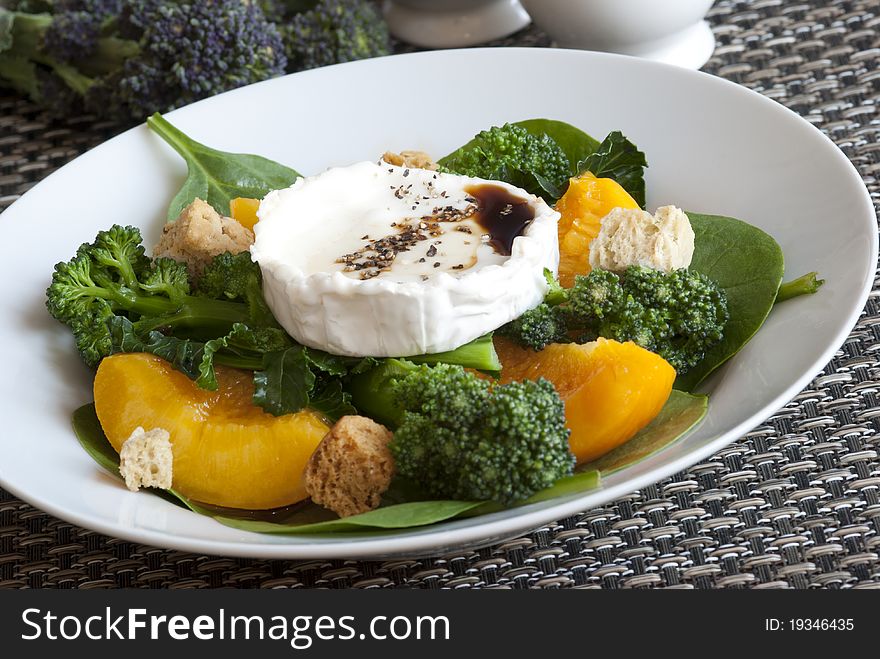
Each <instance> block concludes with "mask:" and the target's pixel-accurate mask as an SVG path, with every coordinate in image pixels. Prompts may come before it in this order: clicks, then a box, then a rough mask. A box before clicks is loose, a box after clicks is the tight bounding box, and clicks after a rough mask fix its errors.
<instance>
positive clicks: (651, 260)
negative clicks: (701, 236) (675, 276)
mask: <svg viewBox="0 0 880 659" xmlns="http://www.w3.org/2000/svg"><path fill="white" fill-rule="evenodd" d="M693 257H694V230H693V229H692V228H691V223H690V220H689V219H688V216H687V215H686V214H685V212H684V211H683V210H681V209H679V208H676V207H675V206H662V207H660V208H658V209H657V212H656V213H654V215H651V214H650V213H648V212H646V211H643V210H640V209H638V208H615V209H613V210H612V211H611V212H610V213H608V215H606V216H605V217H604V218H602V224H601V228H600V229H599V235H598V236H596V238H595V239H593V242H591V243H590V266H592V268H593V269H594V270H596V269H601V270H610V271H611V272H623V271H624V270H626V269H627V268H628V267H629V266H631V265H640V266H644V267H646V268H653V269H654V270H663V271H664V272H670V271H672V270H678V269H680V268H686V267H688V266H689V265H690V264H691V259H693Z"/></svg>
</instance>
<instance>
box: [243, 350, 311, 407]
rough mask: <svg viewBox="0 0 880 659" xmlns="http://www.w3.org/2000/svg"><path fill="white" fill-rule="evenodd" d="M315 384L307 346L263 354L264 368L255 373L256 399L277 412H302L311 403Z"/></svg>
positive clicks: (255, 400) (257, 403) (256, 401)
mask: <svg viewBox="0 0 880 659" xmlns="http://www.w3.org/2000/svg"><path fill="white" fill-rule="evenodd" d="M314 386H315V374H314V373H312V371H311V369H310V368H309V360H308V358H307V357H306V348H304V347H302V346H295V347H293V348H288V349H287V350H283V351H281V352H270V353H267V354H265V355H264V356H263V370H261V371H256V372H255V373H254V403H255V404H256V405H259V406H260V407H262V408H263V409H264V410H266V411H267V412H269V413H271V414H274V415H275V416H281V415H282V414H290V413H292V412H298V411H299V410H301V409H303V408H304V407H306V406H307V405H308V404H309V394H310V392H311V391H312V389H313V388H314Z"/></svg>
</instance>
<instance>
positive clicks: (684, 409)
mask: <svg viewBox="0 0 880 659" xmlns="http://www.w3.org/2000/svg"><path fill="white" fill-rule="evenodd" d="M708 403H709V398H708V396H702V395H694V394H688V393H685V392H683V391H678V390H676V389H673V390H672V393H671V394H670V396H669V400H667V401H666V405H664V406H663V409H662V410H660V414H658V415H657V416H656V417H654V420H653V421H651V423H649V424H648V425H647V426H645V427H644V428H642V430H640V431H639V433H638V434H637V435H636V436H635V437H633V438H632V439H630V440H629V441H628V442H626V443H625V444H622V445H620V446H618V447H617V448H616V449H614V450H613V451H611V452H609V453H606V454H605V455H603V456H602V457H601V458H599V459H598V460H594V461H593V462H590V463H589V464H586V465H583V466H582V467H581V468H582V469H590V470H596V471H599V472H601V473H603V474H609V473H611V472H614V471H619V470H620V469H623V468H625V467H628V466H630V465H632V464H635V463H636V462H640V461H641V460H644V459H645V458H647V457H648V456H649V455H653V454H654V453H656V452H657V451H659V450H660V449H662V448H665V447H666V446H668V445H669V444H672V443H673V442H675V441H676V440H678V439H679V438H680V437H681V436H682V435H684V434H685V433H687V432H688V431H689V430H691V428H693V427H694V426H695V425H697V424H698V423H699V422H700V421H701V420H702V419H703V417H704V416H706V409H707V407H708Z"/></svg>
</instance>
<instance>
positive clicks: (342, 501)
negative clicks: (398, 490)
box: [305, 416, 394, 517]
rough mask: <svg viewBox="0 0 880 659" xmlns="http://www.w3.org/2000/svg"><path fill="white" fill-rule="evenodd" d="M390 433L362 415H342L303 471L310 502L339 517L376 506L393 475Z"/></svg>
mask: <svg viewBox="0 0 880 659" xmlns="http://www.w3.org/2000/svg"><path fill="white" fill-rule="evenodd" d="M391 437H392V434H391V431H390V430H388V429H387V428H386V427H385V426H382V425H380V424H378V423H376V422H375V421H373V420H372V419H368V418H367V417H364V416H344V417H342V418H341V419H339V421H337V422H336V425H334V426H333V427H332V428H331V429H330V432H328V433H327V435H326V436H325V437H324V439H323V440H321V443H320V444H318V448H316V449H315V452H314V453H312V457H311V458H310V459H309V462H308V464H307V465H306V470H305V486H306V491H307V492H308V493H309V495H310V496H311V497H312V501H314V502H315V503H317V504H320V505H322V506H324V507H325V508H329V509H330V510H332V511H333V512H335V513H336V514H337V515H339V516H340V517H348V516H350V515H357V514H358V513H365V512H367V511H368V510H373V509H374V508H376V507H378V505H379V502H380V501H381V498H382V494H383V493H384V492H385V490H387V489H388V486H389V485H390V483H391V477H392V476H393V475H394V458H393V457H392V455H391V451H390V450H389V449H388V442H390V441H391Z"/></svg>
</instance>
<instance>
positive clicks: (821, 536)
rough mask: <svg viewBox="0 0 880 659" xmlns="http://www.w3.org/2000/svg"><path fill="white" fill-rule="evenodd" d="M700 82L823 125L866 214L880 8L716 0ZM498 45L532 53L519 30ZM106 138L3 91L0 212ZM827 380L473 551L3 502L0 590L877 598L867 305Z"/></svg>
mask: <svg viewBox="0 0 880 659" xmlns="http://www.w3.org/2000/svg"><path fill="white" fill-rule="evenodd" d="M710 19H711V21H712V23H713V26H714V29H715V34H716V38H717V41H718V49H717V50H716V52H715V56H714V57H713V59H712V61H711V62H710V63H709V64H708V65H707V66H706V67H705V69H706V70H708V71H710V72H712V73H715V74H718V75H721V76H723V77H726V78H729V79H731V80H734V81H736V82H739V83H742V84H744V85H747V86H749V87H752V88H753V89H757V90H758V91H760V92H763V93H764V94H766V95H767V96H769V97H771V98H773V99H775V100H777V101H779V102H780V103H783V104H785V105H787V106H788V107H790V108H792V109H793V110H794V111H796V112H798V113H799V114H801V115H802V116H804V117H806V118H807V119H808V120H809V121H811V122H812V123H814V124H815V125H817V126H819V127H820V128H821V129H823V130H824V131H825V132H826V133H827V134H828V135H829V136H830V137H831V138H832V139H833V140H834V141H835V142H836V143H837V144H838V145H839V146H840V148H841V149H843V151H844V152H845V153H846V154H847V156H849V158H850V159H851V160H852V161H853V162H854V163H855V164H856V166H857V167H858V168H859V171H860V172H861V173H862V175H863V177H864V179H865V182H866V183H867V184H868V187H869V188H870V190H871V193H872V195H873V196H874V198H875V200H877V201H878V202H880V181H878V176H880V141H878V138H880V109H878V104H880V70H878V69H880V67H878V63H880V36H878V34H880V0H836V1H833V2H831V1H829V2H825V1H816V0H814V1H813V2H802V3H799V2H782V0H760V1H755V2H747V1H744V0H723V1H721V2H718V3H716V6H715V8H714V9H713V10H712V13H711V15H710ZM504 44H517V45H523V44H529V45H546V44H547V39H546V37H544V36H543V35H541V34H540V33H538V32H536V31H534V30H530V31H526V32H525V33H523V34H520V35H517V36H516V37H515V38H513V39H509V40H506V41H505V42H504ZM117 131H118V127H117V126H114V125H111V124H99V123H95V122H94V120H93V119H92V118H89V117H83V118H78V119H75V120H70V121H65V122H55V123H51V122H49V121H48V120H47V119H46V117H45V116H44V115H42V114H41V113H40V112H39V111H38V110H37V109H36V108H34V107H33V106H32V105H30V104H29V103H27V102H25V101H21V100H18V99H16V98H14V97H10V96H0V209H2V208H4V207H5V206H6V205H8V204H10V203H12V202H13V201H14V200H15V199H16V198H17V197H18V196H19V195H20V194H22V193H23V192H25V190H27V189H28V188H29V187H30V186H32V185H33V184H34V183H35V182H37V181H39V180H40V179H42V178H43V177H45V176H46V175H47V174H49V173H50V172H51V171H53V170H54V169H56V168H57V167H59V166H60V165H62V164H64V163H65V162H67V161H68V160H70V159H71V158H73V157H74V156H76V155H78V154H80V153H82V152H83V151H85V150H86V149H88V148H90V147H92V146H94V145H96V144H98V143H99V142H101V141H103V140H104V139H106V138H107V137H110V136H111V135H112V134H114V133H115V132H117ZM878 296H880V293H878V290H877V288H876V286H875V291H874V293H873V294H872V296H871V299H870V300H869V302H868V305H867V308H866V310H865V313H864V314H863V316H862V318H861V320H860V321H859V323H858V326H857V327H856V328H855V330H854V331H853V333H852V335H851V336H850V337H849V339H848V340H847V342H846V343H845V345H844V346H843V348H842V349H841V350H840V351H839V352H838V353H837V354H836V355H835V358H834V359H833V360H832V362H831V363H830V364H829V365H828V366H827V367H826V368H825V370H824V372H823V373H822V374H821V375H820V376H819V377H818V378H816V379H815V380H814V381H813V382H812V383H811V384H810V386H809V387H808V388H807V389H805V390H804V391H803V392H802V393H801V394H799V395H798V396H797V397H796V398H795V400H794V401H792V402H791V403H790V404H789V405H787V406H786V407H785V408H784V409H783V410H781V411H780V412H779V413H777V414H776V415H774V416H773V417H772V418H771V419H770V420H768V421H767V422H766V423H764V424H763V425H761V426H760V427H758V428H757V429H756V430H755V431H754V432H752V433H749V434H748V435H747V436H746V437H744V438H742V439H741V440H739V441H738V442H736V443H734V444H732V445H730V446H729V447H728V448H726V449H724V450H723V451H721V452H719V453H718V454H717V455H715V456H713V457H712V458H710V459H709V460H705V461H703V462H701V463H700V464H698V465H696V466H694V467H693V468H691V469H689V470H687V471H685V472H683V473H680V474H677V475H675V476H674V477H672V478H670V479H668V480H665V481H663V482H661V483H658V484H656V485H653V486H651V487H648V488H645V489H644V490H641V491H639V492H634V493H633V494H631V495H629V496H627V497H624V498H622V499H620V500H619V501H616V502H614V503H611V504H608V505H607V506H604V507H602V508H597V509H594V510H590V511H587V512H585V513H582V514H580V515H576V516H573V517H570V518H568V519H564V520H560V521H559V522H557V523H554V524H549V525H547V526H545V527H542V528H540V529H537V530H536V531H534V532H533V533H530V534H528V535H526V536H523V537H521V538H518V539H516V540H511V541H509V542H505V543H502V544H500V545H497V546H494V547H491V548H488V549H485V550H481V551H478V552H466V553H461V554H451V555H447V556H442V557H436V558H432V559H425V560H394V561H385V562H356V561H312V562H303V561H257V560H240V559H231V558H216V557H207V556H199V555H195V554H186V553H183V552H176V551H166V550H162V549H156V548H153V547H148V546H143V545H137V544H132V543H129V542H125V541H122V540H117V539H113V538H108V537H105V536H102V535H100V534H97V533H93V532H91V531H87V530H85V529H81V528H77V527H75V526H71V525H70V524H67V523H65V522H62V521H60V520H58V519H55V518H54V517H50V516H49V515H46V514H44V513H42V512H40V511H39V510H35V509H34V508H32V507H30V506H29V505H27V504H25V503H22V502H21V501H19V500H17V499H15V498H14V497H12V496H11V495H9V494H8V493H6V492H3V491H2V490H0V587H13V588H16V587H53V588H102V587H114V586H128V587H148V588H149V587H176V588H190V587H199V588H201V587H214V586H233V587H235V586H240V587H262V588H271V587H309V586H327V587H360V588H364V587H394V586H408V587H421V588H439V587H450V588H462V587H469V588H476V587H500V586H507V587H518V588H522V587H539V588H558V587H572V586H574V587H605V588H645V587H656V588H659V587H687V588H691V587H695V588H742V587H755V588H780V587H792V588H808V587H814V588H815V587H824V588H848V587H854V588H870V587H874V588H878V587H880V558H878V554H880V460H878V448H880V439H878V434H877V431H878V429H880V425H878V424H880V360H878V357H877V353H878V351H880V300H878Z"/></svg>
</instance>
